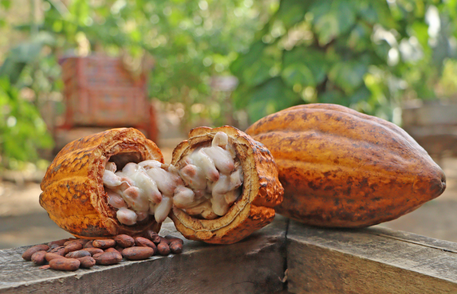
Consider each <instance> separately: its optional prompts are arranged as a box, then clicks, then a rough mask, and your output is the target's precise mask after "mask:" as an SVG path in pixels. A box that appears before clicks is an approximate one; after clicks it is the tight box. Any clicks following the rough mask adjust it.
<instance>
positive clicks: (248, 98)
mask: <svg viewBox="0 0 457 294" xmlns="http://www.w3.org/2000/svg"><path fill="white" fill-rule="evenodd" d="M456 37H457V0H447V1H438V0H422V1H421V0H388V1H385V0H353V1H344V0H263V1H253V0H219V1H215V0H170V1H151V0H136V1H127V0H116V1H114V0H48V1H46V0H14V1H13V0H0V248H10V247H16V246H21V245H27V244H35V243H39V242H45V241H50V240H54V239H59V238H64V237H68V236H69V234H68V233H66V232H64V231H63V230H61V229H59V228H58V227H57V226H56V225H55V224H54V223H53V222H52V221H50V220H49V218H48V216H47V214H46V212H45V211H44V210H43V209H42V208H41V207H40V206H39V204H38V197H39V194H40V188H39V183H40V181H41V178H42V177H43V175H44V172H45V170H46V167H47V166H48V165H49V163H50V161H52V159H53V157H54V156H55V154H56V153H57V152H58V151H59V150H60V148H62V147H63V146H64V145H65V144H66V143H68V142H69V141H71V140H74V139H77V138H79V137H81V136H84V135H88V134H90V133H94V132H99V131H101V130H104V129H109V128H113V127H120V126H132V127H136V128H138V129H140V130H141V131H142V132H144V134H145V135H146V136H148V137H149V138H151V139H153V140H154V141H156V142H157V143H158V145H159V147H160V148H161V149H162V151H163V152H164V155H165V159H166V162H170V157H171V151H172V150H173V148H174V147H175V146H176V145H177V144H178V143H179V142H180V141H181V140H183V139H184V138H186V133H187V132H188V131H189V130H190V129H191V128H193V127H195V126H201V125H207V126H220V125H224V124H229V125H233V126H236V127H238V128H240V129H242V130H244V129H245V128H247V127H248V126H249V125H250V124H251V123H253V122H255V121H256V120H257V119H259V118H261V117H263V116H265V115H267V114H269V113H273V112H276V111H279V110H281V109H284V108H287V107H290V106H293V105H297V104H303V103H314V102H325V103H336V104H341V105H345V106H348V107H351V108H354V109H356V110H358V111H361V112H363V113H367V114H370V115H375V116H378V117H381V118H384V119H386V120H389V121H392V122H394V123H395V124H398V125H400V126H402V127H403V128H405V129H406V130H407V131H408V132H409V133H410V134H411V135H412V136H413V137H414V138H415V139H416V140H417V141H418V142H419V143H420V144H421V145H422V146H423V147H424V148H425V149H426V150H427V151H428V152H429V153H430V154H431V155H432V157H433V158H434V159H435V160H436V161H437V163H438V164H440V165H441V167H442V168H443V169H444V170H445V172H446V175H447V177H448V188H447V190H446V192H445V193H444V194H443V195H442V196H440V197H439V198H437V199H436V200H433V201H431V202H429V203H426V204H425V205H423V206H422V207H421V208H419V209H418V210H416V211H415V212H413V213H410V214H408V215H406V216H403V217H401V218H400V219H398V220H395V221H392V222H388V223H386V224H383V226H387V227H390V228H394V229H399V230H405V231H410V232H415V233H418V234H422V235H426V236H430V237H434V238H440V239H445V240H450V241H456V242H457V226H455V223H456V221H457V214H456V213H455V211H456V210H457V188H456V187H455V180H456V178H457V159H456V158H455V155H456V154H457V152H456V151H457V129H456V128H457V78H456V75H457V59H456V58H457V51H456V49H457V40H456Z"/></svg>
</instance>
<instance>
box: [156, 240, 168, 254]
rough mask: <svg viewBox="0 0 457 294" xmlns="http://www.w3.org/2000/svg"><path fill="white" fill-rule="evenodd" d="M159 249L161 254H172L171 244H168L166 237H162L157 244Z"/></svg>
mask: <svg viewBox="0 0 457 294" xmlns="http://www.w3.org/2000/svg"><path fill="white" fill-rule="evenodd" d="M157 251H158V252H159V254H160V255H168V254H170V246H168V243H167V241H166V239H165V238H162V240H161V241H160V243H159V244H157Z"/></svg>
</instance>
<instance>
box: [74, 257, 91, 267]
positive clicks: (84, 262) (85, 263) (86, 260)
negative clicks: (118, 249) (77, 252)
mask: <svg viewBox="0 0 457 294" xmlns="http://www.w3.org/2000/svg"><path fill="white" fill-rule="evenodd" d="M78 260H79V262H80V263H81V264H80V265H79V267H82V268H91V267H93V266H94V265H95V259H94V258H93V257H92V256H84V257H80V258H78Z"/></svg>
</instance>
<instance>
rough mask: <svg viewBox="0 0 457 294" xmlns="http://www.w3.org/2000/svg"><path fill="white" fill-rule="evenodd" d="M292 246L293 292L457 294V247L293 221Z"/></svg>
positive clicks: (384, 231) (376, 231)
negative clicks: (324, 227)
mask: <svg viewBox="0 0 457 294" xmlns="http://www.w3.org/2000/svg"><path fill="white" fill-rule="evenodd" d="M286 247H287V250H286V251H287V267H288V272H287V276H288V291H289V292H292V293H433V294H434V293H457V244H456V243H452V242H446V241H440V240H435V239H431V238H427V237H422V236H418V235H414V234H410V233H404V232H396V231H391V230H389V229H384V228H379V227H373V228H368V229H359V230H341V229H340V230H338V229H321V228H313V227H308V226H305V225H303V224H300V223H297V222H294V221H291V222H290V224H289V230H288V233H287V245H286Z"/></svg>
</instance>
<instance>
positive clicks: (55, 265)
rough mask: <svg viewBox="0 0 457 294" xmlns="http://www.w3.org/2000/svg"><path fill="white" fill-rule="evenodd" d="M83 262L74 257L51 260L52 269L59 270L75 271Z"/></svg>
mask: <svg viewBox="0 0 457 294" xmlns="http://www.w3.org/2000/svg"><path fill="white" fill-rule="evenodd" d="M80 264H81V262H80V261H79V260H77V259H74V258H56V259H53V260H51V261H50V262H49V265H50V267H51V268H52V269H55V270H59V271H75V270H77V269H78V268H79V265H80Z"/></svg>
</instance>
